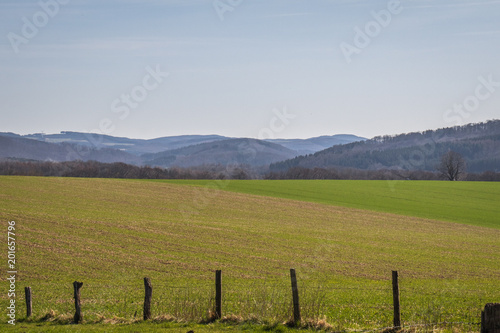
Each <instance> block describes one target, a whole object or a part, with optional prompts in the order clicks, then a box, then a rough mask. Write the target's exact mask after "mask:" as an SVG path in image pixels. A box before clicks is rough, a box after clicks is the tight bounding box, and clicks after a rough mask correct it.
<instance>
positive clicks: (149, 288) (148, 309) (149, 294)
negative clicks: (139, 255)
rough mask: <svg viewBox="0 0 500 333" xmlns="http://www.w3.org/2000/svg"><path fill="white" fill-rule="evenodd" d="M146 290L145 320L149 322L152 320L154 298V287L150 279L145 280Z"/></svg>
mask: <svg viewBox="0 0 500 333" xmlns="http://www.w3.org/2000/svg"><path fill="white" fill-rule="evenodd" d="M144 288H145V296H144V313H143V319H144V320H148V319H151V298H152V297H153V285H152V284H151V279H150V278H148V277H145V278H144Z"/></svg>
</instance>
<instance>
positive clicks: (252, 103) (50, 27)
mask: <svg viewBox="0 0 500 333" xmlns="http://www.w3.org/2000/svg"><path fill="white" fill-rule="evenodd" d="M499 18H500V1H496V0H477V1H472V0H442V1H441V0H432V1H430V0H410V1H401V2H398V1H395V0H390V1H385V0H384V1H379V0H354V1H347V0H307V1H306V0H215V1H213V0H92V1H82V0H36V1H31V0H30V1H28V0H1V2H0V36H1V37H0V73H1V76H0V100H1V104H0V105H1V108H0V131H3V132H7V131H10V132H16V133H21V134H28V133H35V132H45V133H58V132H60V131H64V130H69V131H81V132H98V133H104V134H109V135H114V136H127V137H133V138H153V137H160V136H170V135H182V134H220V135H226V136H233V137H254V138H257V137H263V136H265V137H266V138H267V137H276V138H294V137H296V138H307V137H313V136H319V135H333V134H342V133H351V134H356V135H360V136H365V137H373V136H375V135H381V134H396V133H404V132H410V131H419V130H425V129H433V128H439V127H448V126H454V125H459V124H464V123H469V122H479V121H485V120H488V119H494V118H496V119H498V118H500V62H499V55H500V19H499Z"/></svg>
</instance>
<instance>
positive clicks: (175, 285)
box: [20, 275, 500, 332]
mask: <svg viewBox="0 0 500 333" xmlns="http://www.w3.org/2000/svg"><path fill="white" fill-rule="evenodd" d="M83 282H84V285H83V287H82V289H81V306H82V313H83V316H84V321H86V322H127V321H129V322H131V321H136V320H142V318H143V305H144V295H145V293H144V284H143V281H141V280H138V281H137V282H133V283H130V282H126V283H109V282H103V283H95V282H91V283H86V282H85V281H83ZM442 284H443V285H445V286H446V284H447V283H444V282H443V283H442ZM152 285H153V296H152V300H151V311H152V316H153V319H156V320H173V321H183V322H208V321H210V319H211V318H213V315H214V311H215V310H214V309H215V306H216V304H215V303H216V288H215V286H214V281H213V280H197V281H195V280H193V281H187V282H185V283H179V282H178V281H167V280H164V281H161V280H159V279H158V280H152ZM31 287H32V297H33V300H32V306H33V320H60V321H69V320H71V318H72V316H73V313H74V311H75V300H74V299H73V289H72V286H71V284H70V283H64V284H59V285H58V287H57V288H54V283H48V284H43V283H36V282H33V283H32V284H31ZM470 288H471V286H470V285H460V283H455V284H453V285H448V286H447V288H444V287H443V286H441V285H439V284H437V285H435V286H433V287H429V286H427V287H426V286H424V285H421V284H420V285H415V284H414V283H411V281H408V283H406V281H405V280H404V279H403V280H402V281H401V283H400V289H399V290H400V299H401V302H400V308H401V326H403V327H405V328H414V329H415V330H427V329H431V328H437V327H455V326H460V327H462V328H463V329H460V330H461V331H463V330H465V331H478V330H479V325H480V321H481V310H482V309H483V308H484V306H485V304H486V303H488V302H491V301H492V299H494V298H496V299H499V298H500V287H498V286H497V287H495V286H494V285H485V286H482V285H480V284H478V287H476V289H475V290H471V289H470ZM492 288H493V289H492ZM298 290H299V299H300V311H301V317H302V321H303V322H304V323H312V324H318V325H319V324H321V323H323V326H325V327H329V328H332V329H333V330H350V331H360V332H361V331H363V332H365V331H371V330H381V329H384V328H389V327H393V326H394V325H393V319H394V311H393V309H394V304H393V286H392V284H391V281H387V280H384V281H369V282H366V281H360V282H355V283H353V282H349V284H348V283H342V282H332V281H327V282H324V281H318V280H314V279H304V280H300V277H299V282H298ZM492 290H493V292H492ZM221 296H222V297H221V299H222V304H221V308H222V313H221V319H222V320H235V321H253V322H259V323H283V322H287V321H290V319H291V318H292V317H293V311H294V310H293V301H292V291H291V288H290V280H289V278H288V277H287V276H286V275H283V277H282V278H278V279H272V280H266V279H258V280H245V279H234V278H230V279H227V280H226V279H223V284H222V295H221ZM23 304H24V303H23V302H21V304H20V305H21V306H22V305H23ZM21 319H22V318H21ZM326 323H328V324H326Z"/></svg>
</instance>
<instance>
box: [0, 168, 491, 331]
mask: <svg viewBox="0 0 500 333" xmlns="http://www.w3.org/2000/svg"><path fill="white" fill-rule="evenodd" d="M192 185H197V186H192ZM203 185H205V186H203ZM393 185H394V186H392V187H391V185H390V184H388V183H387V182H369V181H367V182H357V181H354V182H343V181H339V182H337V181H332V182H330V181H312V182H307V181H305V182H302V181H296V182H293V181H290V182H288V181H284V182H281V181H277V182H270V181H260V182H259V181H218V182H216V181H210V182H207V181H205V182H193V181H185V182H179V181H176V182H172V181H137V180H118V179H74V178H38V177H0V202H1V205H0V220H1V221H2V225H3V226H4V227H3V228H4V232H5V235H6V234H7V222H8V221H12V220H14V221H16V243H17V247H16V257H17V261H16V269H17V270H18V274H17V284H16V289H17V294H18V296H17V300H18V303H17V304H18V312H17V319H18V320H19V321H20V322H19V323H18V324H17V325H16V327H14V328H12V327H8V326H9V325H7V324H5V322H6V321H7V317H6V315H4V316H3V317H2V318H3V320H2V323H1V324H0V331H4V330H6V329H10V330H12V331H18V332H28V331H40V332H42V331H43V332H45V331H54V332H57V331H63V330H64V331H66V330H69V331H103V332H104V331H106V332H108V331H109V332H115V331H130V332H148V331H151V332H153V331H158V330H168V331H172V332H187V331H188V330H189V329H194V330H195V332H219V331H220V332H225V331H235V330H246V331H257V330H260V331H266V330H267V331H287V330H288V329H287V328H284V327H283V326H275V324H276V323H282V322H284V321H286V320H287V319H289V318H290V316H291V291H290V282H289V269H290V268H295V269H296V270H297V277H298V279H299V292H300V299H301V307H302V316H303V318H304V322H308V323H310V324H311V325H313V324H316V325H320V324H322V323H323V324H324V321H326V322H328V323H329V324H330V325H331V327H332V330H335V331H340V330H348V331H349V330H364V329H381V328H384V327H388V326H391V322H392V317H391V316H392V308H391V307H392V294H391V280H390V278H391V270H398V271H399V274H400V278H401V281H400V288H401V301H402V319H403V322H404V325H405V326H406V327H410V328H411V327H416V328H425V329H432V328H433V327H434V324H436V323H441V324H440V326H438V328H439V329H444V330H451V331H469V330H471V331H478V330H479V327H478V326H477V323H478V322H479V314H480V311H481V309H482V307H484V305H485V304H486V303H488V302H498V301H499V300H500V286H499V284H498V281H499V280H500V230H499V228H498V220H497V219H496V218H497V216H499V215H498V207H497V205H496V203H497V202H498V193H500V192H499V186H498V185H497V184H489V183H466V184H465V183H447V182H430V183H429V182H415V183H413V182H397V183H394V184H393ZM273 186H274V189H273ZM450 186H452V187H451V189H452V191H451V192H450ZM384 187H387V188H386V189H384ZM363 188H364V190H363ZM221 189H223V190H221ZM256 194H258V195H256ZM445 194H447V195H445ZM431 198H433V200H431ZM290 199H294V200H290ZM298 199H300V200H298ZM407 201H408V202H407ZM430 202H433V204H432V205H430V204H429V203H430ZM417 207H420V209H417ZM440 207H441V210H440ZM457 207H462V208H457ZM467 207H469V208H467ZM457 209H459V210H458V212H457ZM460 209H462V210H460ZM461 211H463V213H460V212H461ZM395 213H397V214H395ZM450 221H453V222H450ZM457 222H460V223H457ZM4 251H5V258H6V257H7V249H5V250H4ZM216 269H222V272H223V283H224V285H223V315H224V316H226V323H216V324H210V325H207V324H203V325H200V324H198V322H199V321H201V320H203V319H204V318H205V319H206V318H207V317H208V315H209V314H208V310H209V309H210V308H212V307H213V297H214V290H213V289H214V288H213V285H214V271H215V270H216ZM146 276H147V277H150V278H151V279H152V282H153V316H154V317H155V321H153V322H147V323H143V322H142V320H140V318H141V317H142V302H143V299H144V286H143V278H144V277H146ZM6 277H7V274H6V270H5V273H3V274H2V275H1V278H0V280H1V282H0V290H4V292H2V293H0V307H1V308H2V309H6V306H7V301H8V299H7V291H8V289H9V288H8V283H7V281H6ZM75 280H77V281H82V282H84V286H83V288H82V307H83V313H84V324H83V325H81V326H76V325H68V323H69V322H70V321H71V317H72V314H73V313H74V305H73V299H72V292H73V290H72V282H73V281H75ZM24 286H31V287H32V289H33V295H34V296H33V299H34V305H33V312H34V315H33V319H31V320H26V319H25V313H24V311H25V310H24V301H23V296H24V293H23V288H24ZM4 311H5V314H6V310H4ZM322 320H324V321H322ZM179 322H180V323H179ZM445 322H446V323H454V324H448V325H444V324H443V323H445ZM470 323H472V324H470Z"/></svg>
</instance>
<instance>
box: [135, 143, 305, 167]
mask: <svg viewBox="0 0 500 333" xmlns="http://www.w3.org/2000/svg"><path fill="white" fill-rule="evenodd" d="M294 156H297V153H296V152H295V151H293V150H291V149H288V148H285V147H283V146H281V145H278V144H275V143H272V142H266V141H262V140H256V139H246V138H243V139H227V140H221V141H215V142H209V143H202V144H198V145H192V146H188V147H184V148H179V149H173V150H168V151H164V152H161V153H156V154H145V155H143V156H142V158H143V160H144V163H145V164H147V165H152V166H161V167H171V166H177V167H192V166H199V165H209V164H222V165H234V164H242V165H250V166H262V165H268V164H270V163H273V162H277V161H282V160H286V159H289V158H291V157H294Z"/></svg>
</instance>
